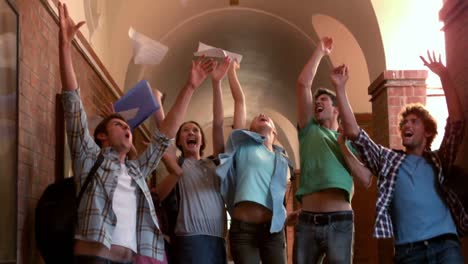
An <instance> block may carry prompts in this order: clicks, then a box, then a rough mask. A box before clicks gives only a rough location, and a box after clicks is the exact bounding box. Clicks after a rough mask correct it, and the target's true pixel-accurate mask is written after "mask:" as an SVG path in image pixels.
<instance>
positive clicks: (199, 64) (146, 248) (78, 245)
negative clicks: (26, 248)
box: [58, 3, 213, 263]
mask: <svg viewBox="0 0 468 264" xmlns="http://www.w3.org/2000/svg"><path fill="white" fill-rule="evenodd" d="M58 9H59V20H60V21H59V22H60V32H59V52H60V54H59V55H60V73H61V79H62V88H63V105H64V111H65V123H66V130H67V136H68V142H69V144H70V151H71V156H72V159H73V172H74V175H76V176H77V177H76V179H77V186H78V189H79V187H80V186H81V184H82V183H83V181H84V179H85V177H86V176H87V174H88V172H89V170H90V169H91V167H92V166H93V164H94V162H95V161H96V159H97V156H98V155H99V153H102V154H103V156H104V162H103V163H102V165H101V166H100V168H99V169H98V170H97V173H96V179H94V180H93V181H92V183H91V184H90V186H89V187H88V190H87V191H86V192H85V193H84V195H83V199H82V201H81V203H80V207H79V208H78V221H77V225H76V229H75V246H74V254H75V263H131V262H132V257H133V255H134V254H135V253H139V254H141V255H145V256H149V257H152V258H155V259H158V260H160V261H162V260H163V258H164V241H163V236H162V234H161V232H160V231H159V228H158V223H157V218H156V215H155V210H154V206H153V203H152V201H151V195H150V192H149V189H148V186H147V185H146V182H145V178H146V177H148V176H149V175H150V173H151V172H152V171H153V170H154V169H155V168H156V165H157V164H158V162H159V161H160V159H161V157H162V155H163V154H164V152H165V150H166V148H167V146H168V145H169V144H170V141H171V140H170V139H169V138H172V137H174V135H175V133H176V130H177V128H178V127H179V125H180V124H181V123H182V119H183V118H184V116H185V112H186V110H187V106H188V103H189V101H190V98H191V96H192V94H193V92H194V91H195V89H196V88H197V87H198V86H200V84H201V83H202V82H203V81H204V80H205V78H206V77H207V75H208V74H209V72H210V71H211V70H212V67H213V63H212V61H211V60H205V59H199V60H197V61H196V62H192V68H191V71H190V75H189V79H188V80H187V82H186V84H185V86H184V87H183V88H182V90H181V92H180V93H179V95H178V97H177V99H176V102H175V104H174V106H173V107H172V109H171V111H170V112H169V113H168V115H167V117H166V119H165V120H164V121H163V122H162V124H161V126H160V131H157V132H156V133H155V134H154V136H153V139H152V143H151V144H149V145H148V148H147V149H146V151H145V152H144V153H143V154H142V155H140V156H139V158H138V159H137V160H132V161H130V160H128V159H127V153H128V151H129V150H130V147H131V146H132V133H131V131H130V128H129V126H128V124H127V123H126V122H125V120H124V119H123V118H122V117H121V116H119V115H111V116H109V117H107V118H105V119H104V120H103V121H102V122H101V123H100V124H99V125H98V127H97V128H96V131H95V133H94V140H93V138H92V137H91V136H90V134H89V132H88V124H87V119H86V113H85V111H84V109H83V104H82V102H81V99H80V89H79V88H78V82H77V79H76V75H75V72H74V69H73V64H72V57H71V49H72V48H71V47H72V44H71V42H72V40H73V38H74V36H75V34H76V32H77V31H78V29H79V27H80V26H82V25H83V24H84V22H80V23H78V24H77V25H75V24H74V22H73V21H72V20H71V18H70V17H69V15H68V11H67V7H66V6H65V4H62V3H59V5H58Z"/></svg>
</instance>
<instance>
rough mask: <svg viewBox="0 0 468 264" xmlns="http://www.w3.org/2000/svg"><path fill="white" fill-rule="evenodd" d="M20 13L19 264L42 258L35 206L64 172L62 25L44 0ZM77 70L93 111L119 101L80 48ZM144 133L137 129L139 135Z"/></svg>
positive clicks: (22, 6) (25, 3) (21, 6)
mask: <svg viewBox="0 0 468 264" xmlns="http://www.w3.org/2000/svg"><path fill="white" fill-rule="evenodd" d="M16 5H17V7H18V12H19V15H20V49H19V54H20V58H19V69H20V75H19V78H20V80H19V164H18V234H17V259H18V263H41V258H40V256H39V254H38V252H37V250H36V248H35V244H34V209H35V205H36V203H37V200H38V198H39V197H40V195H41V194H42V191H43V190H44V189H45V187H46V186H47V185H48V184H49V183H51V182H52V181H54V178H55V177H56V175H57V176H59V177H60V175H61V173H62V172H61V171H57V170H56V167H55V164H56V163H57V162H59V161H58V159H57V158H56V149H59V148H63V146H62V145H60V143H59V142H57V138H59V137H58V136H59V135H57V133H56V118H60V114H59V115H57V114H56V104H57V102H56V93H60V91H61V84H60V75H59V65H58V63H59V60H58V46H57V45H58V25H57V22H56V20H55V18H54V16H53V15H52V14H51V13H49V11H48V8H47V7H46V6H45V5H44V4H43V3H42V2H41V1H39V0H17V1H16ZM73 60H74V66H75V70H76V72H77V77H78V81H79V84H80V86H81V87H82V90H81V93H82V98H83V101H84V105H85V108H86V110H87V114H88V116H93V115H96V113H97V108H96V106H99V105H102V104H103V103H105V102H110V101H113V100H115V96H114V95H113V93H112V92H111V89H110V88H109V86H108V85H106V83H105V82H104V81H103V80H102V79H101V78H100V76H99V75H98V74H97V73H96V71H95V69H94V68H93V67H92V66H91V65H90V64H89V63H88V61H87V60H86V59H85V57H84V56H83V55H82V53H80V52H79V51H78V50H77V49H76V48H75V49H74V50H73ZM141 137H142V135H141V134H140V133H137V134H136V135H135V138H136V139H137V140H138V139H139V138H141Z"/></svg>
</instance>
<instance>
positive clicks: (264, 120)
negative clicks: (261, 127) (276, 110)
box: [260, 117, 268, 122]
mask: <svg viewBox="0 0 468 264" xmlns="http://www.w3.org/2000/svg"><path fill="white" fill-rule="evenodd" d="M260 121H262V122H268V118H266V117H260Z"/></svg>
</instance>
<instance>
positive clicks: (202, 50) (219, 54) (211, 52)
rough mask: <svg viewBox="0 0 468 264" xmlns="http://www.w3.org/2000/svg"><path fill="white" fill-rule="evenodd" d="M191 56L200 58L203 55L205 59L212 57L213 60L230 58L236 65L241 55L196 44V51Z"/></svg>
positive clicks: (203, 44)
mask: <svg viewBox="0 0 468 264" xmlns="http://www.w3.org/2000/svg"><path fill="white" fill-rule="evenodd" d="M193 55H195V56H202V55H205V56H206V57H213V58H224V57H226V56H228V57H230V58H231V59H233V60H237V63H239V64H240V62H241V60H242V55H240V54H238V53H234V52H230V51H227V50H223V49H220V48H216V47H212V46H210V45H206V44H205V43H202V42H198V50H197V52H194V53H193Z"/></svg>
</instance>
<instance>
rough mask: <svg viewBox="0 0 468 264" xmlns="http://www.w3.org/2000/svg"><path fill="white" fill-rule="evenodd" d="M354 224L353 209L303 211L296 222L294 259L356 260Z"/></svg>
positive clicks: (304, 262) (305, 263)
mask: <svg viewBox="0 0 468 264" xmlns="http://www.w3.org/2000/svg"><path fill="white" fill-rule="evenodd" d="M353 243H354V225H353V213H352V211H342V212H332V213H312V212H306V211H303V212H302V213H301V214H300V215H299V223H298V224H297V225H296V232H295V239H294V249H293V263H295V264H316V263H322V261H323V259H324V257H325V255H326V256H327V262H328V263H340V264H341V263H343V264H348V263H352V261H353Z"/></svg>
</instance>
